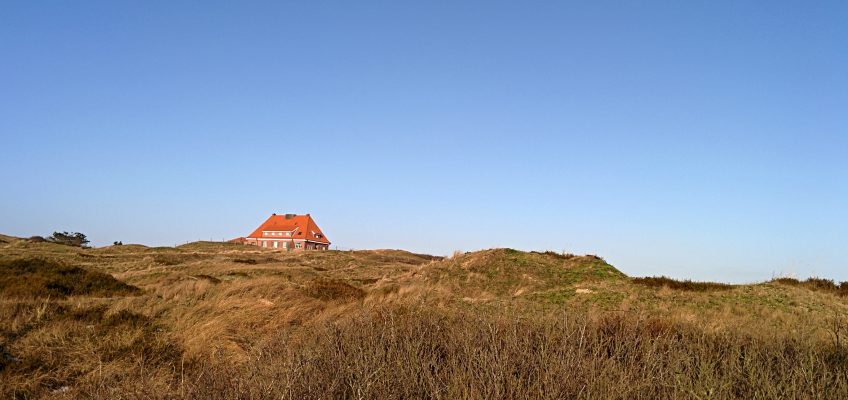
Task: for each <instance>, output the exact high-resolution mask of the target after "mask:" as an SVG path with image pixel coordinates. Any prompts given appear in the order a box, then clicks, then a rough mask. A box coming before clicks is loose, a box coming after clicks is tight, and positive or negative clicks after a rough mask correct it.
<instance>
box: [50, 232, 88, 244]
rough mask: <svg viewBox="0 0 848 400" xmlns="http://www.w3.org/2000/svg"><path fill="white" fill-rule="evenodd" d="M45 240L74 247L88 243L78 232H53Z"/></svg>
mask: <svg viewBox="0 0 848 400" xmlns="http://www.w3.org/2000/svg"><path fill="white" fill-rule="evenodd" d="M47 240H49V241H51V242H53V243H58V244H64V245H67V246H76V247H84V246H85V245H87V244H88V238H86V236H85V235H84V234H82V233H79V232H53V235H52V236H50V237H49V238H47Z"/></svg>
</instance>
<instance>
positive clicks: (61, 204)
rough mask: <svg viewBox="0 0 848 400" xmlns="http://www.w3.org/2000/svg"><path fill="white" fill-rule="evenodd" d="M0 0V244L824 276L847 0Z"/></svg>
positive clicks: (841, 149)
mask: <svg viewBox="0 0 848 400" xmlns="http://www.w3.org/2000/svg"><path fill="white" fill-rule="evenodd" d="M282 3H283V2H278V1H275V2H267V3H260V2H247V1H246V2H232V1H227V2H213V1H197V2H188V1H160V2H154V1H103V2H94V1H91V2H67V1H56V2H42V1H19V2H3V4H2V5H0V136H2V138H1V139H2V140H0V171H2V173H3V175H4V179H3V184H2V189H1V190H2V193H3V194H2V196H0V232H2V233H6V234H12V235H18V236H30V235H47V234H50V233H52V232H53V231H54V230H69V231H81V232H84V233H86V234H88V235H89V237H90V238H91V239H92V241H93V244H95V245H104V244H108V243H111V242H112V241H115V240H121V241H123V242H124V243H131V242H134V243H143V244H148V245H174V244H177V243H184V242H186V241H193V240H198V239H205V240H209V239H214V240H221V239H222V238H227V239H229V238H232V237H236V236H243V235H246V234H247V233H249V232H250V231H251V230H252V229H254V228H255V227H256V226H258V225H259V224H260V223H261V222H262V221H263V220H264V219H265V218H267V217H268V216H269V215H270V214H271V213H273V212H276V213H285V212H293V213H311V214H312V215H313V217H315V219H316V220H317V222H318V223H319V225H320V226H321V227H322V229H323V230H324V232H325V233H326V234H327V236H328V237H329V238H330V240H332V241H333V243H334V245H338V246H339V247H340V248H356V249H361V248H401V249H407V250H411V251H417V252H427V253H435V254H448V253H450V252H452V251H454V250H463V251H469V250H476V249H481V248H490V247H512V248H517V249H524V250H555V251H563V250H565V251H569V252H575V253H581V254H582V253H597V254H599V255H601V256H604V257H605V258H606V259H607V260H608V261H610V262H611V263H612V264H614V265H616V266H617V267H618V268H619V269H621V270H623V271H624V272H626V273H628V274H631V275H655V274H666V275H670V276H674V277H678V278H693V279H714V280H721V281H732V282H746V281H754V280H762V279H768V278H770V277H771V276H772V275H773V274H776V273H791V274H795V275H796V276H799V277H806V276H808V275H813V274H815V275H819V276H825V277H830V278H836V279H840V280H848V2H845V1H832V2H828V1H789V2H781V1H768V2H766V1H759V2H758V1H736V0H734V1H664V2H656V1H639V2H633V1H616V2H606V1H581V2H566V1H557V2H554V1H545V2H532V1H531V2H524V1H510V2H499V1H489V0H487V1H474V2H460V1H382V2H358V1H356V2H353V1H337V2H332V1H304V2H298V3H299V4H298V3H292V4H282Z"/></svg>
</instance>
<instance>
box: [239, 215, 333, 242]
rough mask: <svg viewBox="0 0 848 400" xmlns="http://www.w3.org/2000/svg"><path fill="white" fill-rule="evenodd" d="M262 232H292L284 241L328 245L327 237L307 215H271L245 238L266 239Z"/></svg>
mask: <svg viewBox="0 0 848 400" xmlns="http://www.w3.org/2000/svg"><path fill="white" fill-rule="evenodd" d="M263 231H284V232H292V231H294V233H293V234H292V235H291V237H286V239H305V240H309V241H312V242H318V243H324V244H330V241H329V240H328V239H327V236H325V235H324V232H321V228H319V227H318V225H317V224H316V223H315V221H314V220H313V219H312V217H311V216H309V214H306V215H295V214H285V215H282V214H281V215H277V214H273V215H271V217H269V218H268V219H267V220H266V221H265V222H263V223H262V225H259V227H258V228H256V230H255V231H253V233H251V234H250V235H248V236H247V237H249V238H254V239H258V238H262V237H267V236H262V232H263Z"/></svg>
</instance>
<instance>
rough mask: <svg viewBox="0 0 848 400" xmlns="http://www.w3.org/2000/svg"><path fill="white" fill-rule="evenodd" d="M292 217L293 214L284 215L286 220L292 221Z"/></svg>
mask: <svg viewBox="0 0 848 400" xmlns="http://www.w3.org/2000/svg"><path fill="white" fill-rule="evenodd" d="M294 217H295V215H294V214H286V219H292V218H294Z"/></svg>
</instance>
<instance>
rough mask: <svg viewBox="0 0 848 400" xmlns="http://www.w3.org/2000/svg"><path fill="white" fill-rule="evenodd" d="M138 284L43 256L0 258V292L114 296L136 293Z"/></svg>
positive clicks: (42, 295)
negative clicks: (43, 257) (46, 258)
mask: <svg viewBox="0 0 848 400" xmlns="http://www.w3.org/2000/svg"><path fill="white" fill-rule="evenodd" d="M137 291H138V288H137V287H134V286H131V285H127V284H125V283H123V282H120V281H118V280H117V279H115V278H113V277H112V276H111V275H109V274H104V273H102V272H97V271H90V270H87V269H84V268H80V267H76V266H69V265H65V264H62V263H59V262H55V261H48V260H45V259H41V258H24V259H12V260H0V296H6V297H54V298H60V297H65V296H71V295H89V296H113V295H124V294H128V293H135V292H137Z"/></svg>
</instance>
